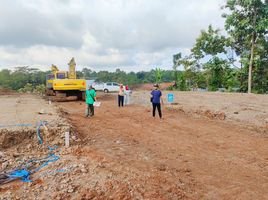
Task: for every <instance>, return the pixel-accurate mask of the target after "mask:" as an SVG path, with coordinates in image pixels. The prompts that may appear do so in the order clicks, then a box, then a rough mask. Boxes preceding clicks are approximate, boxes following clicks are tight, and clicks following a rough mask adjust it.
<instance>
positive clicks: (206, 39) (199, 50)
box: [191, 25, 229, 60]
mask: <svg viewBox="0 0 268 200" xmlns="http://www.w3.org/2000/svg"><path fill="white" fill-rule="evenodd" d="M219 31H220V30H219V29H215V30H214V29H213V27H212V26H211V25H209V27H208V30H207V31H204V30H202V31H201V35H200V36H199V37H198V38H197V39H196V43H195V46H194V47H193V48H192V50H191V51H192V54H193V55H194V57H195V59H196V60H200V59H201V58H204V57H205V56H207V55H211V56H216V55H217V54H219V53H226V50H225V47H226V46H229V43H228V40H227V39H226V38H225V37H224V36H222V35H220V34H219Z"/></svg>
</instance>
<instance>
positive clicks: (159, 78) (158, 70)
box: [155, 68, 163, 83]
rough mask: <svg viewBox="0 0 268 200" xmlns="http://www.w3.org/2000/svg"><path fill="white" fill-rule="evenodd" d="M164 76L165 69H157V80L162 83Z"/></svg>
mask: <svg viewBox="0 0 268 200" xmlns="http://www.w3.org/2000/svg"><path fill="white" fill-rule="evenodd" d="M162 77H163V71H162V70H161V69H160V68H156V69H155V82H156V83H161V82H162Z"/></svg>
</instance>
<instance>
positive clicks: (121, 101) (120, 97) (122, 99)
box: [118, 95, 124, 107]
mask: <svg viewBox="0 0 268 200" xmlns="http://www.w3.org/2000/svg"><path fill="white" fill-rule="evenodd" d="M118 106H119V107H120V106H122V107H123V106H124V96H120V95H118Z"/></svg>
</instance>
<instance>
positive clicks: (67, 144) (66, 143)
mask: <svg viewBox="0 0 268 200" xmlns="http://www.w3.org/2000/svg"><path fill="white" fill-rule="evenodd" d="M69 146H70V133H69V132H65V147H67V148H68V147H69Z"/></svg>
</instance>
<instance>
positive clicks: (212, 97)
mask: <svg viewBox="0 0 268 200" xmlns="http://www.w3.org/2000/svg"><path fill="white" fill-rule="evenodd" d="M168 93H173V94H174V103H173V105H171V104H169V103H167V100H166V99H167V98H166V97H167V94H168ZM149 99H150V92H149V91H137V92H134V93H133V96H132V101H133V102H134V103H136V104H140V105H146V106H149V105H150V102H149ZM163 99H164V102H165V104H166V105H165V106H166V107H167V108H170V109H171V110H177V111H178V112H182V113H184V114H187V115H189V116H191V117H193V116H194V117H200V116H201V117H206V118H209V119H219V120H224V121H226V122H227V123H232V124H236V125H241V126H243V127H245V126H246V127H247V128H251V129H253V130H256V131H259V132H266V133H268V132H267V131H268V95H255V94H250V95H249V94H239V93H219V92H178V91H164V92H163Z"/></svg>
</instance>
